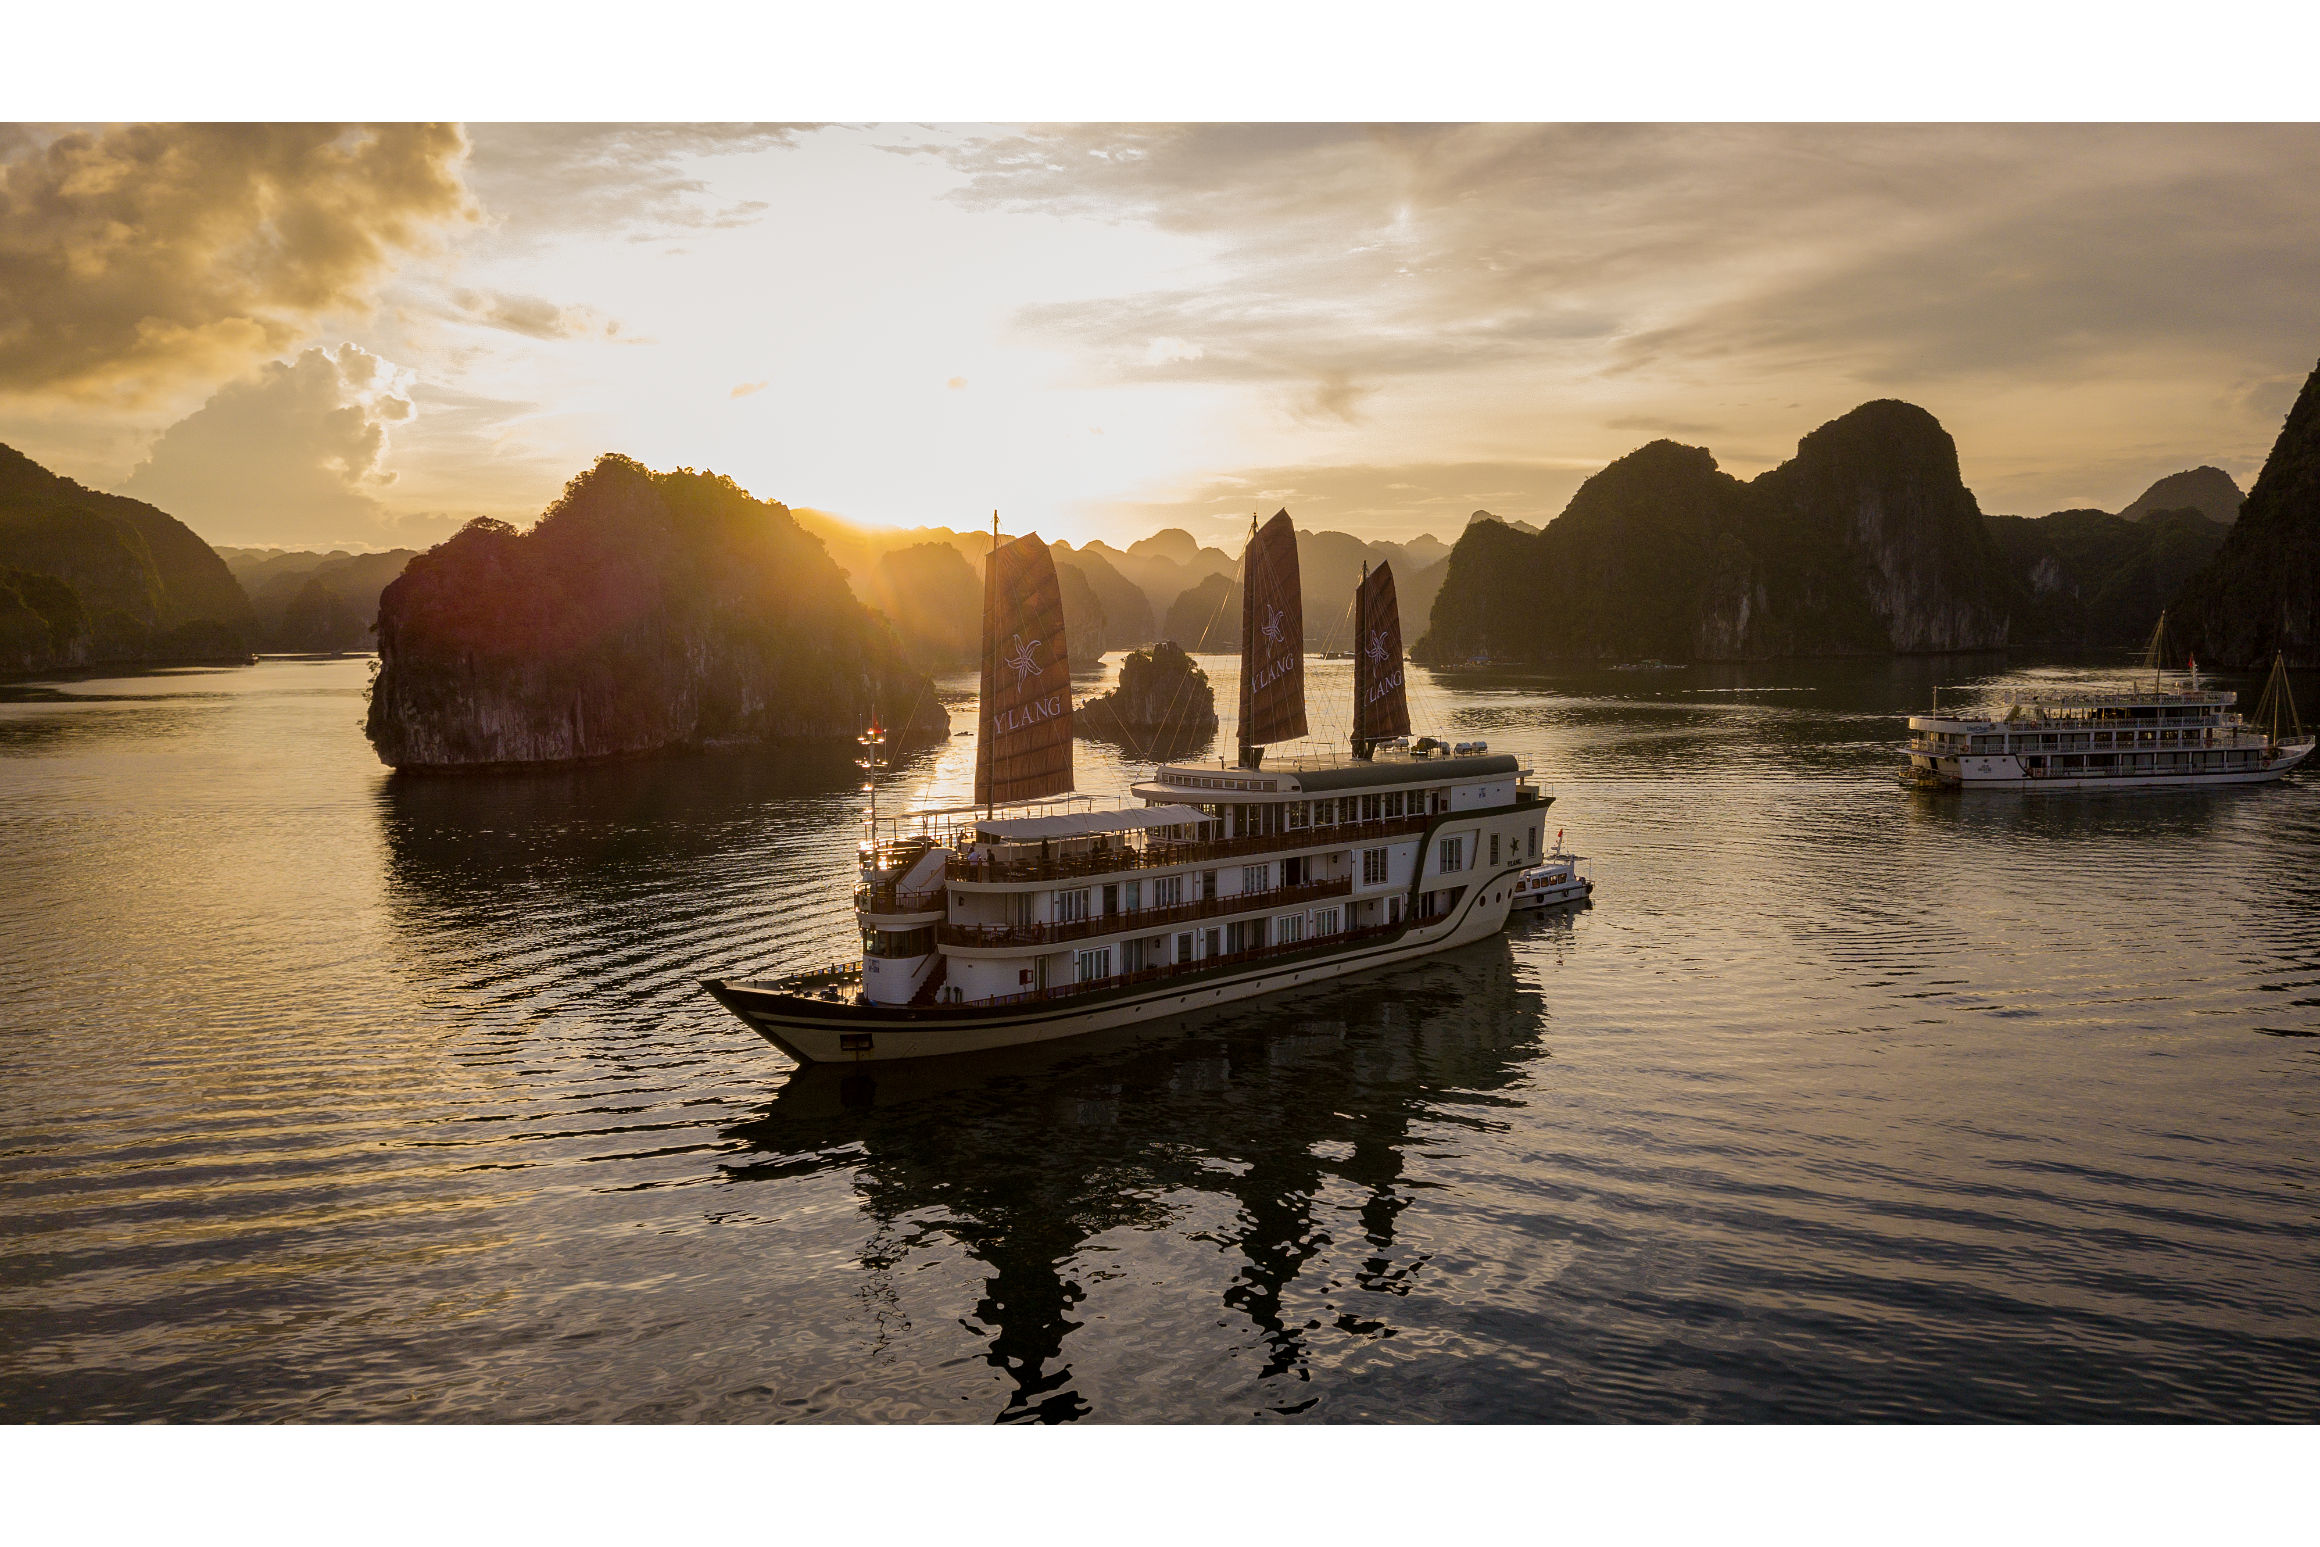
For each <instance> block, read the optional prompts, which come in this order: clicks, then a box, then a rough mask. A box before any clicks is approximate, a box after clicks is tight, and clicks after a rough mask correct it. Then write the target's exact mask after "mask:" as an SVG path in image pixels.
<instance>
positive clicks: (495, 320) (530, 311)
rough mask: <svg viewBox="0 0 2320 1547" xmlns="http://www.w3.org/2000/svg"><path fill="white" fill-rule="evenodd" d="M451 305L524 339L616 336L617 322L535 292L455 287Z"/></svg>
mask: <svg viewBox="0 0 2320 1547" xmlns="http://www.w3.org/2000/svg"><path fill="white" fill-rule="evenodd" d="M451 304H452V305H453V306H455V307H457V308H458V309H459V314H460V315H461V316H462V317H464V318H466V319H467V320H469V321H471V322H480V323H482V324H483V325H484V326H485V327H491V328H499V329H502V330H504V331H506V332H509V333H521V334H523V335H524V336H525V337H526V338H542V339H559V338H583V337H591V338H616V337H618V336H619V333H620V324H619V323H617V322H615V321H612V320H611V319H609V318H607V317H605V316H604V314H603V313H601V312H599V311H597V310H596V309H595V308H594V307H590V306H559V305H557V304H556V303H555V302H553V301H549V300H543V299H542V298H541V297H539V296H536V295H510V294H509V293H508V292H506V291H504V290H482V291H477V290H455V291H453V292H452V295H451Z"/></svg>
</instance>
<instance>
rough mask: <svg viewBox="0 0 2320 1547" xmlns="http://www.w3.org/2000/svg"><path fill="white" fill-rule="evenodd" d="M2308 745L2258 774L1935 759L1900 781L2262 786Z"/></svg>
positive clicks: (2073, 786)
mask: <svg viewBox="0 0 2320 1547" xmlns="http://www.w3.org/2000/svg"><path fill="white" fill-rule="evenodd" d="M2311 751H2312V747H2311V745H2310V743H2306V744H2305V745H2303V746H2300V747H2298V746H2291V747H2289V748H2287V749H2285V750H2283V751H2282V752H2281V754H2280V755H2279V756H2278V757H2276V758H2274V759H2273V760H2272V762H2271V763H2270V764H2268V765H2266V766H2263V767H2258V768H2233V769H2215V770H2198V771H2192V772H2170V773H2124V774H2065V773H2037V774H2033V773H2031V772H2030V771H2029V770H2028V769H2027V768H2025V767H2024V765H2023V762H2022V760H2021V759H2020V758H2018V757H1970V758H1941V759H1937V760H1933V761H1932V762H1931V764H1930V767H1927V766H1924V762H1925V760H1922V759H1918V760H1913V763H1914V764H1915V766H1912V767H1910V768H1907V769H1904V770H1903V772H1902V775H1901V777H1902V779H1903V780H1904V781H1905V782H1908V783H1913V784H1934V783H1938V784H1940V785H1941V786H1943V787H1944V788H1947V789H1965V790H2126V789H2149V788H2154V787H2157V786H2162V785H2184V784H2268V783H2270V782H2271V781H2272V780H2274V779H2277V778H2279V777H2280V776H2281V775H2283V774H2285V773H2287V772H2289V771H2290V770H2291V769H2293V768H2295V767H2296V766H2297V765H2298V764H2300V763H2302V762H2303V761H2304V759H2305V758H2306V757H2308V756H2310V755H2311Z"/></svg>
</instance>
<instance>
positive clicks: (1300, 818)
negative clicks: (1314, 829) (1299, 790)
mask: <svg viewBox="0 0 2320 1547" xmlns="http://www.w3.org/2000/svg"><path fill="white" fill-rule="evenodd" d="M1312 825H1313V808H1312V807H1311V806H1309V805H1308V804H1306V803H1305V802H1304V801H1301V800H1293V801H1291V802H1289V826H1290V827H1291V828H1292V829H1295V828H1300V827H1310V826H1312Z"/></svg>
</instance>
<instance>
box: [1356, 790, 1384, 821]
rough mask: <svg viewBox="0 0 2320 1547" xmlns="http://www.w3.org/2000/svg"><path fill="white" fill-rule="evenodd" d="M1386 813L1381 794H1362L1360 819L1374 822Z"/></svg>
mask: <svg viewBox="0 0 2320 1547" xmlns="http://www.w3.org/2000/svg"><path fill="white" fill-rule="evenodd" d="M1385 814H1386V808H1385V797H1384V796H1383V795H1364V796H1363V797H1362V798H1361V819H1362V820H1363V821H1365V822H1374V821H1376V820H1378V819H1379V818H1380V817H1382V816H1384V815H1385Z"/></svg>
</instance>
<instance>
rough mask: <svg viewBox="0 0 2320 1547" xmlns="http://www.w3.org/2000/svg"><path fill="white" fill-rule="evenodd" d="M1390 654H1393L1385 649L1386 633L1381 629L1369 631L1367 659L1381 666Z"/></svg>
mask: <svg viewBox="0 0 2320 1547" xmlns="http://www.w3.org/2000/svg"><path fill="white" fill-rule="evenodd" d="M1391 654H1393V652H1392V651H1391V650H1388V649H1387V648H1386V631H1385V630H1384V629H1382V628H1373V629H1371V630H1370V631H1369V658H1370V659H1371V660H1373V661H1375V662H1377V663H1378V664H1379V665H1380V666H1383V665H1384V664H1385V660H1386V657H1387V656H1389V655H1391Z"/></svg>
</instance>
